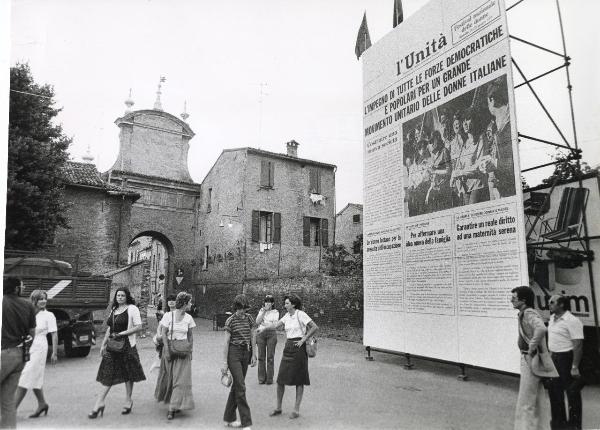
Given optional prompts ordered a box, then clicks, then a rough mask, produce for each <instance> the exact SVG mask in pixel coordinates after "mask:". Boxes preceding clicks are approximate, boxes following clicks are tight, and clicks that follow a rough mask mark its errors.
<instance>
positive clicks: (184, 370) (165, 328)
mask: <svg viewBox="0 0 600 430" xmlns="http://www.w3.org/2000/svg"><path fill="white" fill-rule="evenodd" d="M191 299H192V295H191V294H188V293H186V292H183V291H182V292H180V293H179V294H177V298H176V299H175V309H174V310H172V311H170V312H167V313H166V314H165V315H164V316H163V317H162V319H161V321H160V331H161V337H162V341H163V345H164V346H163V352H162V359H161V362H160V373H159V374H158V379H157V381H156V389H155V390H154V397H155V398H156V400H158V401H159V402H165V403H168V405H169V411H168V412H167V419H169V420H172V419H173V418H175V413H177V412H179V411H182V410H190V409H194V397H193V395H192V349H193V345H194V337H193V335H192V328H194V327H196V323H195V322H194V319H193V318H192V316H191V315H190V314H188V313H187V312H186V310H188V309H189V308H190V306H191Z"/></svg>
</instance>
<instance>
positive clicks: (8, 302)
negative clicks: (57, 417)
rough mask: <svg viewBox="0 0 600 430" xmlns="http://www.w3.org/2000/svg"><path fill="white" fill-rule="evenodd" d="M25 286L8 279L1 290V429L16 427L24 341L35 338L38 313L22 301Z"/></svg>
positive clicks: (27, 301)
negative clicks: (17, 394)
mask: <svg viewBox="0 0 600 430" xmlns="http://www.w3.org/2000/svg"><path fill="white" fill-rule="evenodd" d="M22 288H23V282H21V280H20V279H19V278H13V277H9V278H5V279H4V285H3V288H2V290H3V291H2V292H3V299H2V357H1V360H2V362H1V366H0V367H1V369H0V382H1V387H0V396H1V397H0V414H1V415H2V416H1V418H0V428H16V427H17V409H16V403H15V391H16V390H17V384H18V382H19V377H20V376H21V371H22V370H23V367H24V366H25V362H24V361H23V348H22V346H20V345H22V344H23V340H24V338H25V337H26V336H27V335H30V336H32V337H33V336H35V309H34V307H33V305H32V304H31V302H30V301H29V300H24V299H22V298H20V297H19V295H20V294H21V289H22Z"/></svg>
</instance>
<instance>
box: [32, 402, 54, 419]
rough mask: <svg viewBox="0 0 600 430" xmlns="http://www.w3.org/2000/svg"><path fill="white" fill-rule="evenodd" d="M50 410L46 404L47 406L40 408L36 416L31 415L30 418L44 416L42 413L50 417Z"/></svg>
mask: <svg viewBox="0 0 600 430" xmlns="http://www.w3.org/2000/svg"><path fill="white" fill-rule="evenodd" d="M48 408H50V406H49V405H48V404H47V403H46V406H44V407H42V408H39V409H38V410H37V411H35V413H34V414H31V415H29V418H37V417H39V416H40V415H42V412H43V413H44V416H46V415H48Z"/></svg>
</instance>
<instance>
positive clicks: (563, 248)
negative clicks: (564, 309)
mask: <svg viewBox="0 0 600 430" xmlns="http://www.w3.org/2000/svg"><path fill="white" fill-rule="evenodd" d="M581 185H582V186H581V187H579V181H573V182H570V183H566V184H560V185H557V186H556V187H555V188H554V189H552V186H551V185H545V186H541V187H535V188H533V189H531V190H529V191H528V192H525V193H523V198H524V199H525V200H524V205H525V229H526V231H527V233H528V237H527V244H528V249H529V253H528V260H529V274H530V284H531V286H532V288H533V290H534V291H535V294H536V300H535V307H536V309H538V310H539V311H540V312H541V313H542V315H543V316H544V317H545V318H546V319H548V318H549V317H550V312H549V310H548V298H549V296H551V295H554V294H563V295H566V296H568V297H569V299H570V300H569V301H570V306H571V313H573V315H575V316H577V317H578V318H579V319H580V320H581V321H582V322H583V323H584V325H586V326H594V317H595V316H594V306H593V297H592V286H591V282H590V275H589V270H588V263H587V260H586V258H585V255H584V254H583V253H577V252H573V251H574V250H575V251H577V250H579V251H582V250H583V249H584V242H583V239H582V238H583V237H584V233H585V232H584V228H583V214H584V212H585V213H586V214H587V216H586V219H587V228H588V236H591V237H596V239H591V240H590V249H591V251H593V252H594V256H595V258H594V259H593V260H592V261H591V264H592V273H593V274H594V275H595V277H596V280H595V285H596V286H598V285H600V279H598V276H599V275H600V260H599V259H598V256H600V239H597V238H598V237H600V219H599V218H598V216H597V215H595V214H598V213H600V188H599V178H598V176H596V175H594V176H590V177H587V178H585V179H583V181H582V184H581ZM551 240H561V241H562V242H558V243H552V242H550V241H551Z"/></svg>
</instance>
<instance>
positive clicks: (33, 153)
mask: <svg viewBox="0 0 600 430" xmlns="http://www.w3.org/2000/svg"><path fill="white" fill-rule="evenodd" d="M59 112H60V109H57V108H55V107H54V89H53V87H52V86H50V85H38V84H36V83H35V82H34V80H33V76H32V75H31V71H30V69H29V66H28V65H27V64H17V65H16V66H14V67H11V69H10V105H9V131H8V172H7V177H8V178H7V195H6V232H5V246H6V247H7V248H18V249H28V250H34V249H38V248H40V247H42V246H43V245H44V244H48V243H50V242H52V240H53V238H54V232H55V230H56V228H57V227H58V226H62V227H67V222H66V218H65V217H64V209H65V204H64V200H63V188H62V169H63V166H64V164H65V162H66V161H67V159H68V154H67V148H68V147H69V144H70V143H71V139H70V138H68V137H66V136H65V135H64V134H63V132H62V128H61V126H60V125H55V124H53V119H54V118H55V117H56V115H57V114H58V113H59Z"/></svg>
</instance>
